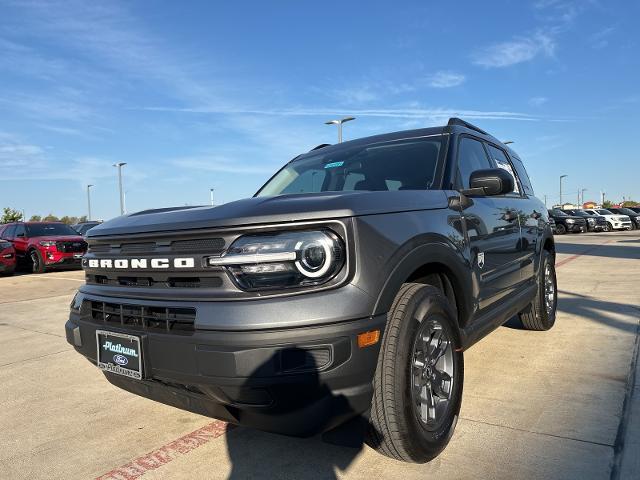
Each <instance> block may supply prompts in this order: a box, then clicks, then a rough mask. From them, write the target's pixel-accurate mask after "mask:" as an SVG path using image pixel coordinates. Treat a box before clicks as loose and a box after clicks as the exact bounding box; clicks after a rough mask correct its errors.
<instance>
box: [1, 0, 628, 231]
mask: <svg viewBox="0 0 640 480" xmlns="http://www.w3.org/2000/svg"><path fill="white" fill-rule="evenodd" d="M487 3H490V6H485V5H483V4H487ZM638 18H640V6H639V3H638V2H632V1H628V2H621V1H616V0H613V1H606V2H605V1H604V0H601V1H587V0H581V1H569V0H537V1H532V2H522V1H515V0H514V1H495V2H477V1H474V2H464V1H459V2H426V1H420V2H395V3H392V2H388V1H387V2H377V1H367V2H364V1H362V2H333V1H325V2H321V3H317V2H316V3H310V2H294V1H279V2H258V1H255V2H204V1H203V2H164V3H163V2H152V1H138V2H122V3H119V2H81V1H79V2H60V3H56V2H50V1H43V2H39V1H20V2H12V1H5V0H0V207H2V206H5V205H10V206H12V207H14V208H18V209H24V210H25V212H26V214H27V216H31V215H33V214H41V215H43V214H47V213H49V212H53V213H55V214H57V215H64V214H67V215H82V214H85V213H86V193H85V186H86V184H87V183H92V184H95V187H94V188H93V191H92V204H93V214H94V217H97V218H103V219H107V218H111V217H113V216H115V215H117V214H118V211H119V210H118V191H117V177H116V169H115V168H113V167H112V166H111V165H112V164H113V163H115V162H127V163H128V165H127V166H126V167H124V175H125V190H126V198H127V208H128V210H129V211H137V210H142V209H145V208H150V207H158V206H168V205H184V204H190V205H196V204H206V203H208V201H209V189H210V188H212V187H213V188H215V191H216V201H217V202H229V201H232V200H235V199H238V198H242V197H245V196H249V195H252V194H253V193H254V192H255V190H256V189H257V188H258V187H259V186H260V185H262V183H263V182H264V181H265V180H266V179H267V178H268V177H269V176H270V174H271V173H272V172H273V171H274V170H275V169H277V168H278V167H279V166H281V165H282V164H283V163H285V162H286V161H287V160H289V159H290V158H292V157H293V156H295V155H296V154H298V153H301V152H304V151H306V150H308V149H309V148H310V147H313V146H315V145H317V144H320V143H333V142H335V139H336V131H335V128H334V127H329V126H326V125H324V121H325V120H328V119H331V118H334V117H336V116H338V115H348V114H351V115H354V116H356V117H357V120H356V121H355V122H351V123H349V124H347V125H346V126H345V138H346V139H349V138H354V137H362V136H367V135H372V134H376V133H382V132H388V131H395V130H402V129H409V128H416V127H422V126H432V125H438V124H443V123H445V122H446V120H447V118H448V117H449V116H452V115H455V116H460V117H462V118H465V119H467V120H469V121H472V122H474V123H476V124H477V125H479V126H481V127H482V128H485V129H487V130H489V131H490V132H491V133H493V134H494V135H495V136H497V137H498V138H500V139H503V140H507V139H509V140H514V141H515V144H514V145H513V146H514V148H515V149H516V150H517V151H518V152H519V153H520V155H521V156H523V157H524V159H525V163H526V164H527V167H528V169H529V172H530V174H531V177H532V180H533V183H534V187H535V189H536V191H537V193H538V196H540V197H541V198H542V197H543V195H544V194H547V195H548V196H549V202H552V201H557V196H558V175H560V174H568V175H569V177H568V178H567V179H565V182H564V191H565V192H566V193H567V195H568V197H567V198H568V199H573V198H575V197H576V196H577V190H578V189H579V188H586V189H587V191H586V192H585V198H586V199H597V198H598V197H599V192H600V190H604V191H606V195H607V198H611V199H614V200H618V199H621V198H622V197H623V196H626V197H630V196H631V197H633V198H635V199H640V191H639V190H640V187H638V185H640V155H639V154H638V151H639V149H638V145H637V141H638V139H639V138H640V135H639V134H638V131H637V130H638V127H640V122H639V120H640V118H639V115H638V110H639V108H640V87H639V85H640V82H639V81H640V55H638V53H637V52H638V50H639V47H640V45H639V43H640V33H639V30H640V29H639V28H638V20H637V19H638ZM569 195H570V196H569Z"/></svg>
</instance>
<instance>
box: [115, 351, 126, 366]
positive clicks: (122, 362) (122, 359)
mask: <svg viewBox="0 0 640 480" xmlns="http://www.w3.org/2000/svg"><path fill="white" fill-rule="evenodd" d="M113 361H114V362H116V363H117V364H118V365H126V364H127V363H129V360H128V359H127V357H125V356H124V355H119V354H118V355H114V356H113Z"/></svg>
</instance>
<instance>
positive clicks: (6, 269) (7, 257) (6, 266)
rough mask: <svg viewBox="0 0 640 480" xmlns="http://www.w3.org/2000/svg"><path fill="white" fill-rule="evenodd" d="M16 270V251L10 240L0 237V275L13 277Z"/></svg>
mask: <svg viewBox="0 0 640 480" xmlns="http://www.w3.org/2000/svg"><path fill="white" fill-rule="evenodd" d="M0 228H1V227H0ZM15 269H16V251H15V249H14V248H13V245H12V243H11V242H10V241H9V240H3V239H2V238H1V237H0V275H11V274H12V273H13V272H14V270H15Z"/></svg>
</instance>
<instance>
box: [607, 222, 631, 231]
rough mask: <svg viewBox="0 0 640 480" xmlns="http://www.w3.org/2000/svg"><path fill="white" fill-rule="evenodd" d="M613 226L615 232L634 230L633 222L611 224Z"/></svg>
mask: <svg viewBox="0 0 640 480" xmlns="http://www.w3.org/2000/svg"><path fill="white" fill-rule="evenodd" d="M611 226H613V228H614V229H615V230H622V229H625V228H632V225H631V222H611Z"/></svg>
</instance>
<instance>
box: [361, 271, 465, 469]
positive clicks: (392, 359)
mask: <svg viewBox="0 0 640 480" xmlns="http://www.w3.org/2000/svg"><path fill="white" fill-rule="evenodd" d="M455 325H456V322H455V314H454V313H453V309H452V307H451V305H450V304H449V301H448V300H447V298H446V297H445V296H444V295H443V293H442V291H441V290H439V289H438V288H436V287H433V286H431V285H423V284H418V283H408V284H405V285H403V286H402V288H401V289H400V292H398V295H397V296H396V299H395V300H394V303H393V306H392V307H391V310H390V311H389V314H388V320H387V327H386V329H385V333H384V336H383V339H382V347H381V351H380V355H379V357H378V366H377V369H376V374H375V378H374V394H373V400H372V404H371V424H370V428H369V432H368V435H367V443H368V444H369V445H370V446H371V447H372V448H374V449H375V450H377V451H378V452H380V453H382V454H384V455H386V456H388V457H391V458H395V459H397V460H402V461H405V462H416V463H424V462H428V461H429V460H431V459H433V458H435V457H436V456H437V455H438V454H439V453H440V452H441V451H442V450H443V449H444V447H445V446H446V445H447V443H449V439H450V438H451V435H452V434H453V431H454V429H455V426H456V423H457V420H458V413H459V412H460V404H461V401H462V383H463V376H464V366H463V355H462V352H461V351H459V350H460V348H459V347H460V345H459V340H458V335H457V330H456V326H455Z"/></svg>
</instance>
